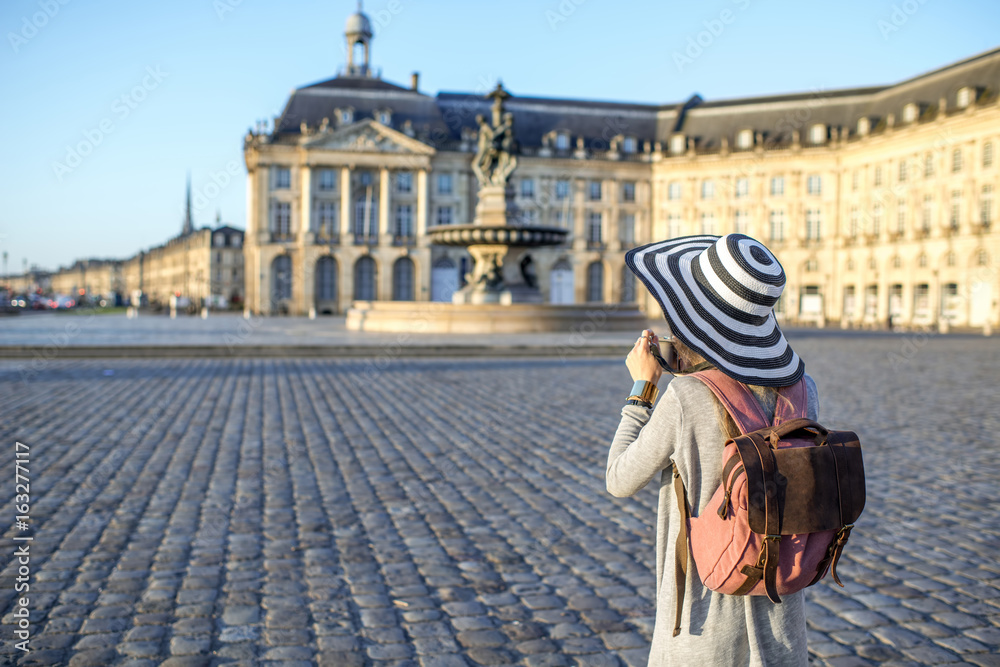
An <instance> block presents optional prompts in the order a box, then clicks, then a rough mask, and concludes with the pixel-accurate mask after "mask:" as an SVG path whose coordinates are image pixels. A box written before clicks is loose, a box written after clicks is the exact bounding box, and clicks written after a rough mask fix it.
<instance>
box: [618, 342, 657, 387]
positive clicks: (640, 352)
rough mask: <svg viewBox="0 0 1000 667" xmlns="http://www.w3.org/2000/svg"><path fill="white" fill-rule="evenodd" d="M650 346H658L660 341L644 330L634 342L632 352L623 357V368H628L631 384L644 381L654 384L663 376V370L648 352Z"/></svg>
mask: <svg viewBox="0 0 1000 667" xmlns="http://www.w3.org/2000/svg"><path fill="white" fill-rule="evenodd" d="M650 344H653V345H659V344H660V339H659V338H657V336H656V334H654V333H653V330H652V329H644V330H643V332H642V336H641V337H640V338H639V339H638V340H637V341H635V345H634V346H633V347H632V351H631V352H629V353H628V356H627V357H625V366H627V367H628V372H629V373H630V374H631V375H632V381H633V382H636V381H639V380H645V381H647V382H652V383H653V384H656V383H658V382H659V381H660V376H661V375H663V369H662V368H660V364H659V362H657V361H656V357H654V356H653V353H652V352H650V351H649V346H650Z"/></svg>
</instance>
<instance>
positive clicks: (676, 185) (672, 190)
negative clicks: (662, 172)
mask: <svg viewBox="0 0 1000 667" xmlns="http://www.w3.org/2000/svg"><path fill="white" fill-rule="evenodd" d="M680 198H681V182H680V181H670V185H668V186H667V199H669V200H671V201H676V200H678V199H680Z"/></svg>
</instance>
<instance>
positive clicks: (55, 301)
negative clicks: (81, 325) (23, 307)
mask: <svg viewBox="0 0 1000 667" xmlns="http://www.w3.org/2000/svg"><path fill="white" fill-rule="evenodd" d="M75 305H76V300H75V299H74V298H73V297H71V296H66V295H65V294H57V295H56V296H54V297H53V298H52V299H50V300H49V308H51V309H52V310H65V309H69V308H72V307H73V306H75Z"/></svg>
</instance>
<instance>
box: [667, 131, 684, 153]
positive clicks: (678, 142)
mask: <svg viewBox="0 0 1000 667" xmlns="http://www.w3.org/2000/svg"><path fill="white" fill-rule="evenodd" d="M686 143H687V142H686V141H685V139H684V135H683V134H675V135H674V136H672V137H670V152H671V153H673V154H674V155H680V154H681V153H683V152H684V148H685V147H686Z"/></svg>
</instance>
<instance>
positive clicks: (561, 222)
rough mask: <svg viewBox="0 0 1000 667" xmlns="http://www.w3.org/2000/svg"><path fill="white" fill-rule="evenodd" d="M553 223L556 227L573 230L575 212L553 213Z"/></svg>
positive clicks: (561, 211)
mask: <svg viewBox="0 0 1000 667" xmlns="http://www.w3.org/2000/svg"><path fill="white" fill-rule="evenodd" d="M552 222H553V223H554V224H555V226H556V227H562V228H564V229H572V228H573V211H563V210H557V211H553V212H552Z"/></svg>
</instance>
